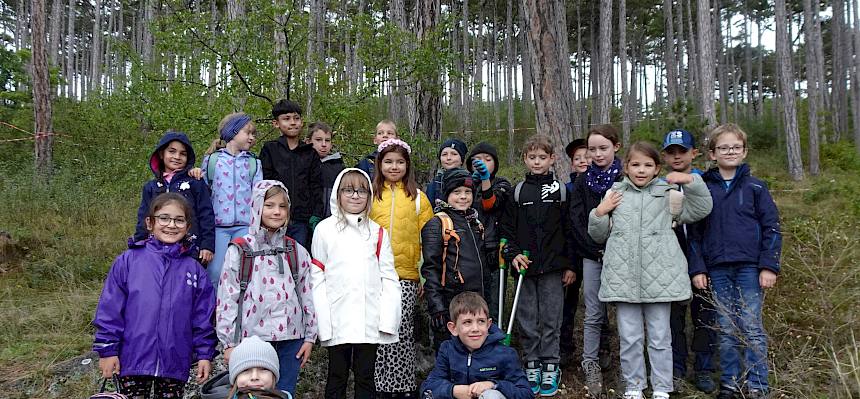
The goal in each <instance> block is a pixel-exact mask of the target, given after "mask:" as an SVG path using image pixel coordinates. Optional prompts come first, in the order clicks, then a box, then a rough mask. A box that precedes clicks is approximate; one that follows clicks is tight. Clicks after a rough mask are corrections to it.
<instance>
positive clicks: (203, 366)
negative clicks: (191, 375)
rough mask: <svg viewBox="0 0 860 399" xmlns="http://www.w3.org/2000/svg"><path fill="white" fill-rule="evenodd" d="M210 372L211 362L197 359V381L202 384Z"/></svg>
mask: <svg viewBox="0 0 860 399" xmlns="http://www.w3.org/2000/svg"><path fill="white" fill-rule="evenodd" d="M211 372H212V362H210V361H208V360H199V361H197V383H198V384H202V383H204V382H205V381H206V380H208V379H209V373H211Z"/></svg>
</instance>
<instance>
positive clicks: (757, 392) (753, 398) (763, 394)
mask: <svg viewBox="0 0 860 399" xmlns="http://www.w3.org/2000/svg"><path fill="white" fill-rule="evenodd" d="M767 397H768V396H767V391H762V390H761V389H750V390H748V391H747V392H746V395H744V398H747V399H765V398H767Z"/></svg>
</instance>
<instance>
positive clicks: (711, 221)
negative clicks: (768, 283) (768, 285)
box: [689, 164, 782, 276]
mask: <svg viewBox="0 0 860 399" xmlns="http://www.w3.org/2000/svg"><path fill="white" fill-rule="evenodd" d="M703 177H704V180H705V183H706V184H707V185H708V189H709V190H710V192H711V198H712V199H713V202H714V208H713V210H712V211H711V214H710V215H708V217H707V218H705V219H704V220H702V221H700V222H698V223H696V225H695V227H696V228H695V229H693V230H694V231H695V234H694V235H691V237H690V240H691V242H690V248H689V249H690V266H689V267H690V270H689V272H690V275H691V276H693V275H696V274H700V273H707V268H708V267H713V266H716V265H721V264H732V263H738V264H755V265H758V267H759V268H764V269H769V270H771V271H773V272H774V273H779V270H780V265H779V258H780V253H781V252H782V233H781V231H780V227H779V211H778V210H777V208H776V204H775V203H774V202H773V198H772V197H771V196H770V192H769V191H768V190H767V184H765V182H763V181H761V180H759V179H757V178H755V177H753V176H751V175H750V170H749V165H747V164H742V165H741V166H739V167H738V169H737V171H736V172H735V177H734V179H733V180H732V181H731V184H730V185H729V186H728V187H726V185H725V182H724V181H723V178H722V176H720V172H719V170H718V169H717V168H712V169H710V170H708V171H707V172H706V173H705V174H704V176H703Z"/></svg>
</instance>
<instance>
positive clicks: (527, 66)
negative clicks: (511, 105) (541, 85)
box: [519, 0, 534, 110]
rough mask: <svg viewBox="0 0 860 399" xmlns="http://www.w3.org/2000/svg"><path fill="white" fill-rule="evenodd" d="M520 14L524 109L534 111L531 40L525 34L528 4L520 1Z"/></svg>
mask: <svg viewBox="0 0 860 399" xmlns="http://www.w3.org/2000/svg"><path fill="white" fill-rule="evenodd" d="M519 4H520V12H519V14H520V15H519V17H520V18H519V26H520V59H521V60H522V68H523V95H522V100H523V101H522V103H523V108H524V109H526V110H530V109H532V94H534V88H533V87H532V82H533V81H534V79H532V63H531V60H530V58H529V44H528V42H529V38H528V34H526V33H525V29H526V26H528V23H527V21H526V16H525V15H526V12H525V7H526V4H525V3H524V2H523V1H522V0H520V1H519Z"/></svg>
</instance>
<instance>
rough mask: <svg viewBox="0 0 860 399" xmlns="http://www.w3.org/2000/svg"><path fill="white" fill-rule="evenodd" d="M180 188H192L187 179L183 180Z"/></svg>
mask: <svg viewBox="0 0 860 399" xmlns="http://www.w3.org/2000/svg"><path fill="white" fill-rule="evenodd" d="M179 189H180V190H190V189H191V184H188V182H187V181H184V182H182V184H180V185H179Z"/></svg>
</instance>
